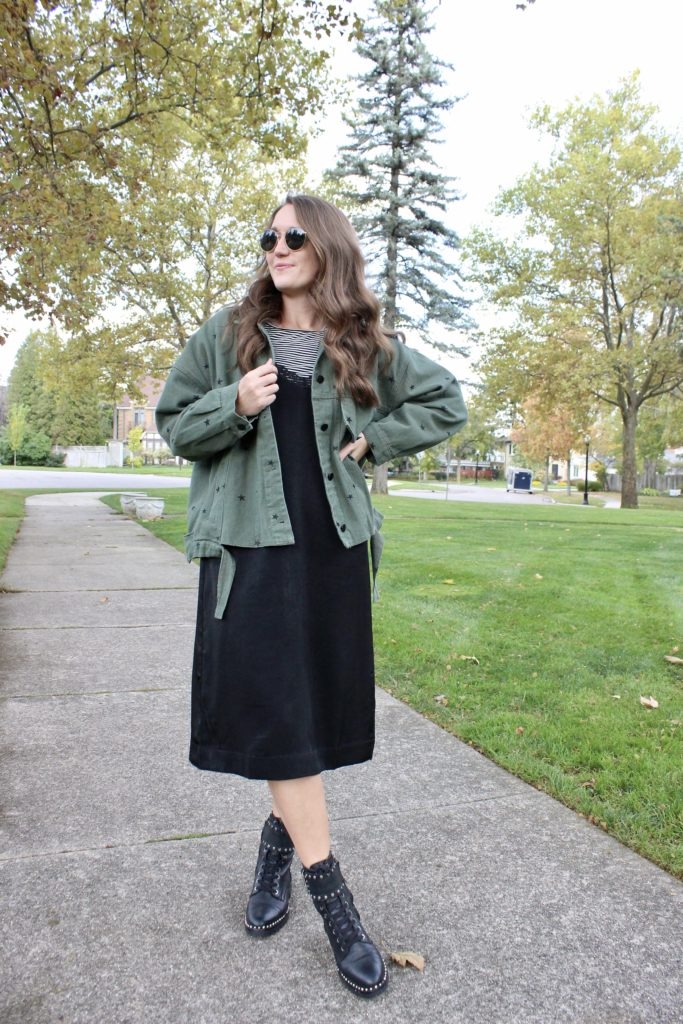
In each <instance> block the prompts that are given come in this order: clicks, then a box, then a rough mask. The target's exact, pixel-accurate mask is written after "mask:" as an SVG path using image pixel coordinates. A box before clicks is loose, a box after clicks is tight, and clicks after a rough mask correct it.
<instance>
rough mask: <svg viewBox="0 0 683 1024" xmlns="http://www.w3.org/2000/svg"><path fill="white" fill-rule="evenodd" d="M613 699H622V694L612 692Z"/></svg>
mask: <svg viewBox="0 0 683 1024" xmlns="http://www.w3.org/2000/svg"><path fill="white" fill-rule="evenodd" d="M612 700H621V694H620V693H613V694H612Z"/></svg>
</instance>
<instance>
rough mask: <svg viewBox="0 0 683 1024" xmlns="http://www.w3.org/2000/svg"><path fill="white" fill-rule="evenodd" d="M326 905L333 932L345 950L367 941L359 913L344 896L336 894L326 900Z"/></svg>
mask: <svg viewBox="0 0 683 1024" xmlns="http://www.w3.org/2000/svg"><path fill="white" fill-rule="evenodd" d="M325 905H326V907H327V913H328V916H329V920H330V924H331V927H332V930H333V931H334V933H335V935H336V936H337V938H338V940H339V944H340V945H341V946H342V948H343V949H344V950H347V949H349V948H350V947H351V946H352V945H353V944H354V942H365V941H366V940H367V935H366V934H365V932H364V931H363V926H362V924H361V923H360V917H359V916H358V911H357V910H356V908H355V907H354V906H353V904H352V903H350V902H347V900H345V899H344V897H343V896H342V895H337V894H336V893H335V895H334V896H330V897H329V898H328V899H326V900H325Z"/></svg>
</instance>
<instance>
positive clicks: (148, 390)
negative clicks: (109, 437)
mask: <svg viewBox="0 0 683 1024" xmlns="http://www.w3.org/2000/svg"><path fill="white" fill-rule="evenodd" d="M163 387H164V382H163V381H160V380H155V378H153V377H145V378H144V380H143V381H141V383H140V391H141V394H142V400H138V399H132V398H131V397H130V395H124V396H123V398H122V399H121V401H120V402H119V404H118V405H117V406H116V408H115V409H114V427H113V429H114V440H115V441H123V442H124V443H125V442H126V441H127V440H128V435H129V433H130V432H131V430H132V429H133V427H142V429H143V434H142V448H143V451H145V452H147V453H149V454H150V455H151V454H153V453H154V452H155V451H159V450H160V449H162V448H166V447H167V446H166V444H165V443H164V440H163V438H162V437H161V435H160V434H159V432H158V431H157V426H156V421H155V413H156V407H157V402H158V401H159V396H160V394H161V392H162V390H163Z"/></svg>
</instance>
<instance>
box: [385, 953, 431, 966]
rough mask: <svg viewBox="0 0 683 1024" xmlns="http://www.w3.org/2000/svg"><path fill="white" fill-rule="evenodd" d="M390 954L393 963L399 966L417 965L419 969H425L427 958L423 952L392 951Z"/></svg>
mask: <svg viewBox="0 0 683 1024" xmlns="http://www.w3.org/2000/svg"><path fill="white" fill-rule="evenodd" d="M389 956H390V957H391V960H392V961H393V963H395V964H398V965H399V967H408V965H410V966H411V967H416V968H417V970H418V971H424V969H425V958H424V957H423V956H422V954H421V953H410V952H405V953H403V952H401V953H390V954H389Z"/></svg>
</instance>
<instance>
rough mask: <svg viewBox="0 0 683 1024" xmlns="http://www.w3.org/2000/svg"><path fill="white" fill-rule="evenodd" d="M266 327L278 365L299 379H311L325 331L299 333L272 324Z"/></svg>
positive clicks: (267, 324)
mask: <svg viewBox="0 0 683 1024" xmlns="http://www.w3.org/2000/svg"><path fill="white" fill-rule="evenodd" d="M264 327H265V330H266V334H267V335H268V338H269V340H270V343H271V345H272V346H273V351H274V353H275V362H276V363H277V365H278V366H281V367H283V368H284V369H285V370H289V371H290V373H295V374H296V375H297V377H310V376H311V374H312V373H313V366H314V365H315V360H316V356H317V355H318V349H319V348H320V344H321V342H322V340H323V338H324V337H325V331H324V330H322V331H298V330H294V329H293V328H290V327H276V326H275V324H271V323H266V324H264Z"/></svg>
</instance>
